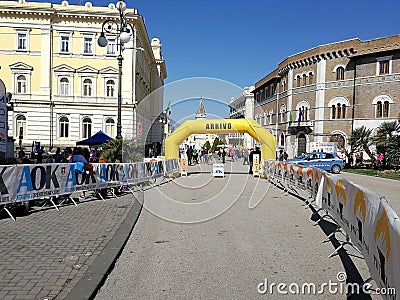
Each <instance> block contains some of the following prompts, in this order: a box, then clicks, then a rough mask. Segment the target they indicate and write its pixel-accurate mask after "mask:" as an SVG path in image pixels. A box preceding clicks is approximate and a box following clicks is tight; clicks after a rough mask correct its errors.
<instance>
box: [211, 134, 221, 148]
mask: <svg viewBox="0 0 400 300" xmlns="http://www.w3.org/2000/svg"><path fill="white" fill-rule="evenodd" d="M219 142H220V141H219V139H218V137H216V138H215V139H214V142H213V145H212V147H211V149H212V150H214V151H216V150H217V148H218V145H219Z"/></svg>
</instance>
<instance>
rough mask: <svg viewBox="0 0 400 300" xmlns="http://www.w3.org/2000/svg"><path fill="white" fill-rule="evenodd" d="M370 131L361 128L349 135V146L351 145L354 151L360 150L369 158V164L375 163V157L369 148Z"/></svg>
mask: <svg viewBox="0 0 400 300" xmlns="http://www.w3.org/2000/svg"><path fill="white" fill-rule="evenodd" d="M371 134H372V129H369V128H366V127H365V126H361V127H359V128H356V129H354V130H353V132H352V133H351V137H350V144H351V145H353V147H354V150H357V149H362V150H364V151H365V153H367V154H368V156H369V157H370V158H371V163H372V164H374V163H375V157H374V155H372V152H371V150H370V149H369V147H370V146H371V145H372V137H371Z"/></svg>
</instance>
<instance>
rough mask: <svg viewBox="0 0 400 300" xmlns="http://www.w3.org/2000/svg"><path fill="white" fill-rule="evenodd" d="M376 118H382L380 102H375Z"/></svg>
mask: <svg viewBox="0 0 400 300" xmlns="http://www.w3.org/2000/svg"><path fill="white" fill-rule="evenodd" d="M375 117H376V118H382V102H381V101H378V102H376V114H375Z"/></svg>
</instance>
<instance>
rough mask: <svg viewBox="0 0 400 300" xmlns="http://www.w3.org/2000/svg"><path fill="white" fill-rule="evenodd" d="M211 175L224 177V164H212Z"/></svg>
mask: <svg viewBox="0 0 400 300" xmlns="http://www.w3.org/2000/svg"><path fill="white" fill-rule="evenodd" d="M212 175H213V176H214V177H219V176H222V177H224V176H225V172H224V164H213V172H212Z"/></svg>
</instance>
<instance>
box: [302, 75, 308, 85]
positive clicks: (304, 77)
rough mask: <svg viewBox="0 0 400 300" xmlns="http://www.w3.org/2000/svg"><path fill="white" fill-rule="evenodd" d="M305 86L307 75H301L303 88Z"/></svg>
mask: <svg viewBox="0 0 400 300" xmlns="http://www.w3.org/2000/svg"><path fill="white" fill-rule="evenodd" d="M306 84H307V75H306V74H303V86H305V85H306Z"/></svg>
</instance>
